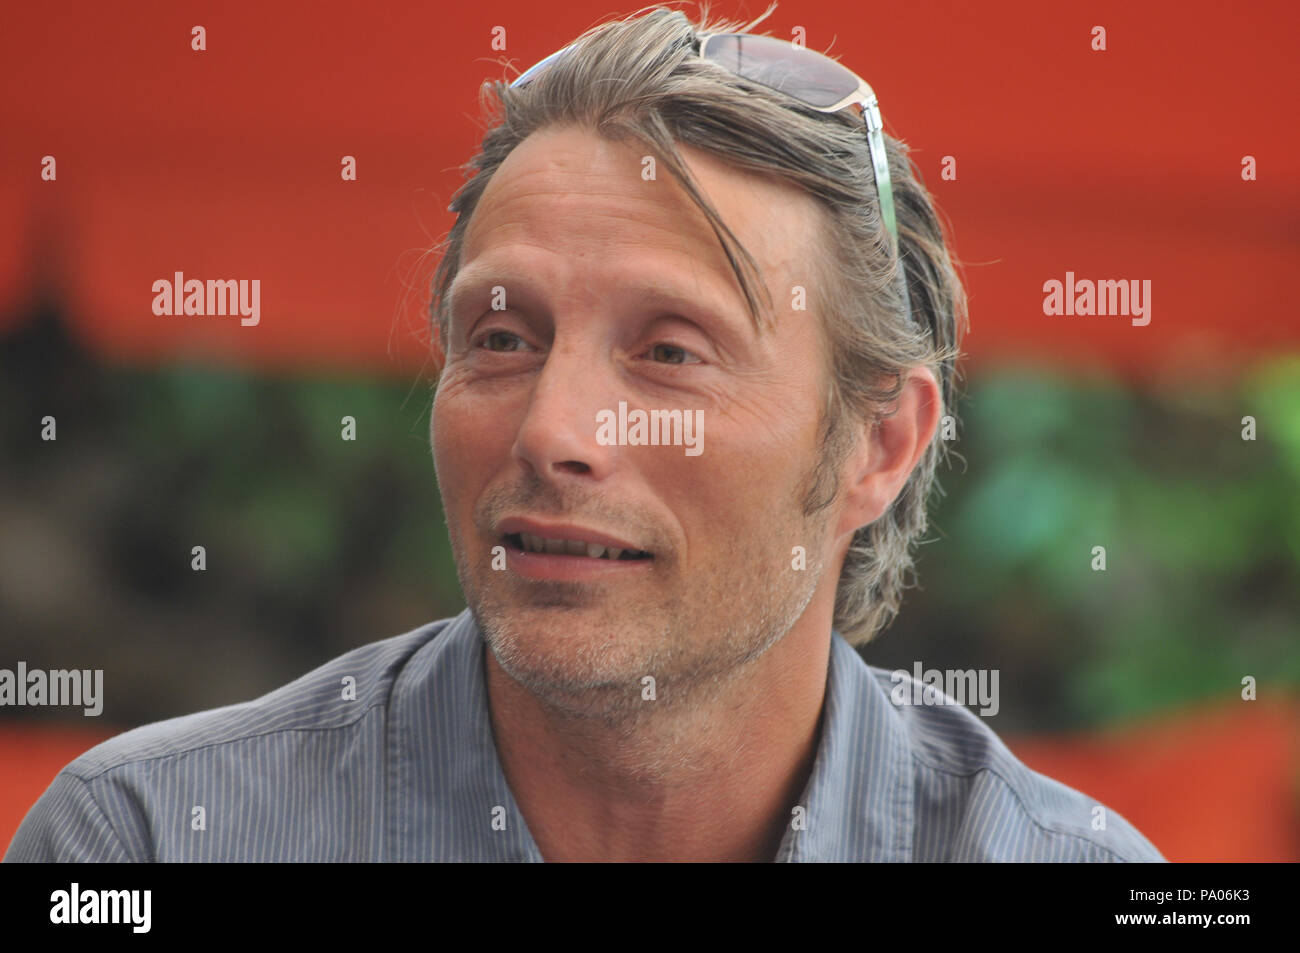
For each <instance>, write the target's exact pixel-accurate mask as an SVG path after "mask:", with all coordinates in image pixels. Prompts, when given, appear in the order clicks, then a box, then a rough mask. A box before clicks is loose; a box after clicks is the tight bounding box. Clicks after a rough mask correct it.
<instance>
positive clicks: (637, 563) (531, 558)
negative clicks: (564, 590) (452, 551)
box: [506, 546, 654, 582]
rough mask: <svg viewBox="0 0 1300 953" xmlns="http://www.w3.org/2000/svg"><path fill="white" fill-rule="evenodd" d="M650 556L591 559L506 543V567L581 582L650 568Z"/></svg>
mask: <svg viewBox="0 0 1300 953" xmlns="http://www.w3.org/2000/svg"><path fill="white" fill-rule="evenodd" d="M653 562H654V560H653V559H592V558H591V557H590V556H569V555H562V554H560V553H534V552H528V551H526V550H521V549H512V548H511V547H509V546H507V547H506V567H507V568H508V569H511V570H513V571H514V572H517V573H518V574H519V575H521V576H523V577H524V578H525V579H539V580H543V579H544V580H558V581H560V582H583V581H588V580H595V579H609V578H613V577H615V576H619V577H623V576H627V575H628V574H630V573H643V572H648V571H649V570H650V565H651V563H653Z"/></svg>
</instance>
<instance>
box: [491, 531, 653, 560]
mask: <svg viewBox="0 0 1300 953" xmlns="http://www.w3.org/2000/svg"><path fill="white" fill-rule="evenodd" d="M502 539H503V540H504V541H505V543H506V545H507V546H508V547H509V548H511V549H514V550H518V551H520V552H525V553H546V554H547V555H551V556H579V557H582V558H585V559H606V560H611V559H613V560H619V561H623V562H627V561H632V560H638V559H654V554H652V553H648V552H645V551H644V550H640V549H617V548H615V547H613V546H602V545H600V544H599V543H586V542H583V541H582V540H579V539H549V538H547V537H544V536H534V535H533V534H532V533H507V534H506V535H505V536H503V537H502Z"/></svg>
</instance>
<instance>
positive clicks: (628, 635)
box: [474, 604, 662, 710]
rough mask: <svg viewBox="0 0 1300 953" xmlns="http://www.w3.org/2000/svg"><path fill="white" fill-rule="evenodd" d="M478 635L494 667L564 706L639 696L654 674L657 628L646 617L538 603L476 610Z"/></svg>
mask: <svg viewBox="0 0 1300 953" xmlns="http://www.w3.org/2000/svg"><path fill="white" fill-rule="evenodd" d="M474 615H475V620H476V621H477V623H478V626H479V630H480V631H481V632H482V633H483V639H484V641H485V642H486V643H487V646H488V648H489V650H491V652H492V655H493V656H494V657H495V658H496V660H497V663H498V664H499V665H500V666H501V668H502V669H503V670H504V671H505V672H506V674H507V675H509V676H510V677H511V678H513V679H514V680H515V681H516V682H519V683H520V684H521V685H523V686H524V687H525V688H527V689H528V690H529V691H531V692H532V693H533V694H534V695H537V696H538V697H539V698H540V699H542V700H548V701H551V702H552V703H554V704H557V705H561V707H565V708H582V709H584V710H585V709H587V708H590V707H592V706H593V704H594V706H595V707H597V708H605V707H608V706H609V705H610V704H611V702H614V701H617V700H618V699H619V698H620V697H622V696H626V697H627V698H628V699H633V700H639V699H641V697H642V694H643V689H644V684H643V680H644V679H645V677H646V676H651V677H652V678H653V677H654V672H653V671H652V669H653V668H654V666H655V664H656V663H655V662H654V659H656V658H662V654H661V652H660V651H657V650H658V649H659V648H660V647H659V646H658V645H657V644H656V643H657V640H658V639H660V638H662V632H655V631H652V630H650V629H649V628H648V627H647V626H646V625H645V619H644V618H642V619H640V620H639V621H638V620H634V619H631V618H624V617H622V616H623V615H624V613H621V612H616V613H610V612H608V611H599V610H596V609H593V608H591V607H573V606H565V605H551V604H544V605H537V604H531V605H527V606H517V607H511V608H509V609H476V610H475V612H474Z"/></svg>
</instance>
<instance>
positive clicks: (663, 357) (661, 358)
mask: <svg viewBox="0 0 1300 953" xmlns="http://www.w3.org/2000/svg"><path fill="white" fill-rule="evenodd" d="M650 354H651V358H652V359H653V360H655V361H657V362H659V363H661V364H690V363H693V362H691V361H688V360H687V358H688V357H690V356H692V355H691V352H690V351H688V350H686V348H684V347H678V346H677V345H676V344H656V345H655V346H654V347H652V348H650Z"/></svg>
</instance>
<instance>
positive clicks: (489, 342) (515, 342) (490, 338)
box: [479, 331, 524, 351]
mask: <svg viewBox="0 0 1300 953" xmlns="http://www.w3.org/2000/svg"><path fill="white" fill-rule="evenodd" d="M479 344H480V345H482V346H483V347H485V348H487V349H488V350H489V351H519V350H523V347H524V339H523V338H521V337H520V336H519V335H518V334H511V333H510V332H509V331H493V332H492V333H491V334H488V335H487V336H486V337H484V338H482V339H481V340H480V341H479Z"/></svg>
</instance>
